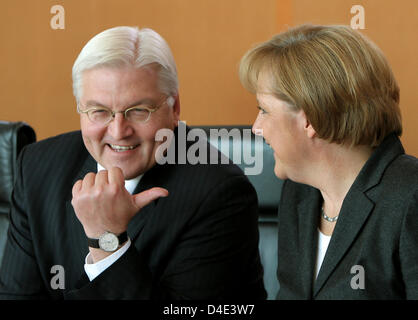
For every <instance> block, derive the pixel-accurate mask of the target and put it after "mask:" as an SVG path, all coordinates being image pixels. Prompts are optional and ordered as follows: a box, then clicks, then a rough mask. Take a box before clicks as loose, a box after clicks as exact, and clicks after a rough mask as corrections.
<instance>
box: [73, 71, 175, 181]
mask: <svg viewBox="0 0 418 320" xmlns="http://www.w3.org/2000/svg"><path fill="white" fill-rule="evenodd" d="M174 98H175V103H174V106H173V107H170V106H168V105H167V103H163V102H164V101H165V100H166V99H167V96H165V95H164V94H162V93H161V92H160V90H159V87H158V73H157V71H156V70H155V69H153V68H147V67H142V68H139V69H135V68H106V67H102V68H96V69H91V70H87V71H85V72H84V73H83V81H82V96H81V98H80V105H82V107H81V108H82V109H83V110H85V109H87V108H89V107H92V106H105V107H107V108H109V109H111V110H113V111H123V110H126V109H127V108H129V107H132V106H136V105H139V104H147V105H149V106H151V107H156V106H158V105H160V104H161V103H163V104H162V105H161V107H160V108H159V109H158V110H156V111H155V112H153V113H152V114H151V117H150V119H149V120H148V121H147V122H146V123H134V122H131V121H129V120H126V119H125V118H124V114H123V113H117V114H116V115H115V118H114V119H113V120H112V121H111V122H110V123H109V124H107V125H100V124H96V123H93V122H92V121H90V120H89V118H88V116H87V114H81V115H80V124H81V132H82V136H83V141H84V144H85V146H86V148H87V150H88V151H89V153H90V154H91V155H92V157H93V158H94V159H95V160H96V161H97V162H98V163H100V164H101V165H102V166H103V167H105V168H106V169H107V170H109V169H110V168H111V167H119V168H121V169H122V171H123V174H124V176H125V179H132V178H135V177H137V176H139V175H141V174H143V173H144V172H145V171H147V170H149V169H150V168H152V167H153V166H154V165H155V163H156V160H155V152H156V150H157V148H158V146H159V145H160V144H161V143H163V142H156V141H155V134H156V132H157V131H158V130H159V129H162V128H168V129H171V130H173V129H174V128H175V127H176V126H177V122H178V120H179V114H180V104H179V101H178V97H174Z"/></svg>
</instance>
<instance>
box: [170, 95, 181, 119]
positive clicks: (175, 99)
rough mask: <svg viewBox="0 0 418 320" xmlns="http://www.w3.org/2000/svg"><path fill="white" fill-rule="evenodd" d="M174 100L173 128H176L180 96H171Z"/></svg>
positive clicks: (178, 117)
mask: <svg viewBox="0 0 418 320" xmlns="http://www.w3.org/2000/svg"><path fill="white" fill-rule="evenodd" d="M173 98H174V105H173V106H172V108H173V120H174V127H177V125H178V122H179V121H180V96H179V95H178V94H177V95H176V96H173Z"/></svg>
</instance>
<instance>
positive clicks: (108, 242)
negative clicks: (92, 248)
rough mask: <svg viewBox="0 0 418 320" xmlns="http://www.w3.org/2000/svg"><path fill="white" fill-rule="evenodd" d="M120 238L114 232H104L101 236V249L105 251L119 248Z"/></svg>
mask: <svg viewBox="0 0 418 320" xmlns="http://www.w3.org/2000/svg"><path fill="white" fill-rule="evenodd" d="M118 245H119V239H118V237H117V236H116V235H114V234H113V233H110V232H108V233H104V234H103V235H101V236H100V238H99V246H100V249H102V250H104V251H108V252H109V251H115V250H116V249H117V248H118Z"/></svg>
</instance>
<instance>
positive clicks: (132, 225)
mask: <svg viewBox="0 0 418 320" xmlns="http://www.w3.org/2000/svg"><path fill="white" fill-rule="evenodd" d="M168 167H169V166H167V165H164V166H161V165H158V164H156V165H154V167H152V168H151V169H150V170H149V171H147V172H146V173H144V176H143V177H142V178H141V181H140V182H139V184H138V186H137V187H136V188H135V190H134V192H133V194H137V193H141V192H142V191H145V190H148V189H151V188H153V187H157V186H158V187H162V188H166V182H165V180H166V178H167V177H168V172H167V171H168V170H166V169H167V168H168ZM157 205H158V199H156V200H154V201H152V202H151V203H150V204H148V205H147V206H145V207H143V208H142V209H141V210H140V211H139V212H138V213H137V214H136V215H135V216H134V217H133V218H132V220H131V221H130V222H129V225H128V235H129V238H130V239H131V240H132V241H135V240H136V238H137V237H138V236H139V234H140V232H141V231H142V229H143V228H144V226H145V224H146V222H147V221H148V218H149V217H150V215H151V213H152V212H155V210H158V208H157Z"/></svg>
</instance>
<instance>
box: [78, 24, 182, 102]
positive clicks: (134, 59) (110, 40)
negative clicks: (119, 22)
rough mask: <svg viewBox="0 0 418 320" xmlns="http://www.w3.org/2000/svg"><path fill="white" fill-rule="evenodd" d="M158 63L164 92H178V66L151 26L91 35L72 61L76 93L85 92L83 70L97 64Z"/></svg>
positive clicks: (165, 44) (166, 45) (138, 64)
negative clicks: (83, 88)
mask: <svg viewBox="0 0 418 320" xmlns="http://www.w3.org/2000/svg"><path fill="white" fill-rule="evenodd" d="M102 66H106V67H116V68H117V67H125V66H132V67H134V68H141V67H144V66H153V67H157V70H158V76H159V86H160V90H161V91H162V93H164V94H166V95H168V96H175V95H176V94H177V92H178V78H177V68H176V64H175V61H174V57H173V54H172V52H171V50H170V47H169V46H168V44H167V42H166V41H165V40H164V39H163V38H162V37H161V36H160V35H159V34H158V33H157V32H155V31H154V30H152V29H149V28H144V29H138V28H137V27H126V26H120V27H115V28H111V29H107V30H105V31H102V32H100V33H99V34H97V35H96V36H94V37H93V38H92V39H90V40H89V41H88V42H87V44H86V45H85V46H84V48H83V49H82V50H81V52H80V54H79V56H78V57H77V59H76V61H75V62H74V65H73V70H72V76H73V93H74V96H75V98H76V100H77V102H78V101H79V100H80V97H81V95H82V92H81V89H82V80H83V72H84V71H86V70H89V69H93V68H97V67H102Z"/></svg>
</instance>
